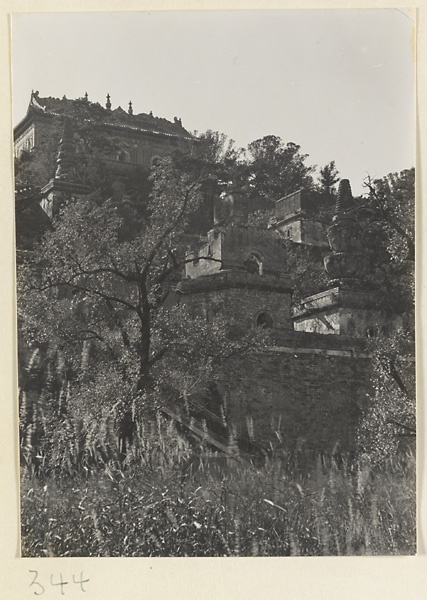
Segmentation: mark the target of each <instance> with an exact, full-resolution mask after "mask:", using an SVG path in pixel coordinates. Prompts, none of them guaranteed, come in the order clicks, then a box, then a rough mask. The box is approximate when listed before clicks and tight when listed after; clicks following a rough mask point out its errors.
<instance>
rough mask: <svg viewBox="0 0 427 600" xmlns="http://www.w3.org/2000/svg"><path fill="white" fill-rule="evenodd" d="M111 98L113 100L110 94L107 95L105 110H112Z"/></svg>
mask: <svg viewBox="0 0 427 600" xmlns="http://www.w3.org/2000/svg"><path fill="white" fill-rule="evenodd" d="M110 98H111V96H110V94H107V103H106V104H105V108H106V109H107V110H111V102H110Z"/></svg>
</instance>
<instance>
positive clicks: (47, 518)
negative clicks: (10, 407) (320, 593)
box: [21, 427, 416, 556]
mask: <svg viewBox="0 0 427 600" xmlns="http://www.w3.org/2000/svg"><path fill="white" fill-rule="evenodd" d="M142 433H144V435H142ZM21 519H22V521H21V523H22V555H23V556H290V555H292V556H296V555H300V556H321V555H325V556H326V555H378V554H412V553H414V552H415V549H416V542H415V539H416V532H415V522H416V505H415V460H414V458H413V457H411V456H409V457H401V458H399V459H396V460H395V461H394V462H392V461H390V462H389V463H388V464H387V465H385V466H383V467H382V468H379V467H378V466H375V467H374V466H371V465H369V464H368V463H366V462H365V463H360V462H357V461H355V460H350V459H348V460H347V459H345V458H343V457H337V456H335V457H325V456H321V455H313V454H310V455H308V454H307V453H303V452H299V453H293V454H290V453H286V452H283V453H281V454H279V453H278V454H276V456H274V457H271V458H269V459H266V460H265V461H264V462H263V464H252V463H251V462H250V461H248V460H245V461H242V460H241V461H238V460H234V459H233V458H224V457H219V456H214V455H207V454H206V452H204V451H203V449H201V448H195V447H194V445H191V444H190V443H189V442H187V441H185V440H184V439H183V438H182V437H180V435H179V434H177V432H175V431H172V429H171V428H169V429H168V430H166V431H165V430H162V429H161V428H160V427H159V428H157V431H154V432H151V434H150V435H147V431H145V432H141V437H140V439H139V441H137V442H136V443H135V444H134V446H133V449H132V452H130V453H129V455H128V456H127V458H126V461H125V462H124V463H120V462H119V461H116V460H113V459H111V458H106V457H105V460H104V462H102V463H101V462H98V464H97V466H96V467H94V468H92V469H90V468H87V467H85V469H80V470H77V469H76V470H75V472H74V473H72V474H70V469H69V468H68V469H67V472H66V474H64V473H59V474H58V473H55V472H52V471H49V474H44V473H43V471H42V470H40V469H39V470H38V472H37V474H35V473H34V472H31V470H30V469H27V468H26V469H23V471H22V488H21Z"/></svg>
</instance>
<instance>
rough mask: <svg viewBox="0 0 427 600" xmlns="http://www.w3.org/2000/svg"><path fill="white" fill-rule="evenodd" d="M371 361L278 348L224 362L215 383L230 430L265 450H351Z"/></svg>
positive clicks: (337, 353)
mask: <svg viewBox="0 0 427 600" xmlns="http://www.w3.org/2000/svg"><path fill="white" fill-rule="evenodd" d="M369 365H370V359H369V358H368V357H367V356H366V355H364V356H363V355H361V356H358V357H354V356H352V355H351V353H350V352H346V351H342V352H340V351H334V352H333V353H331V352H330V351H327V350H317V349H315V348H312V349H304V350H303V349H300V350H298V349H295V348H292V347H288V348H277V349H274V350H271V351H269V352H267V353H264V354H262V355H257V356H250V357H247V358H246V359H245V360H241V359H240V360H233V361H229V362H228V364H227V365H226V366H225V368H224V369H223V370H222V372H221V374H220V375H219V377H218V379H217V388H218V391H219V395H220V396H221V398H222V402H223V404H224V406H223V409H222V410H223V411H224V413H225V414H226V418H227V422H228V425H229V427H230V429H233V428H234V429H235V431H236V432H237V434H238V436H241V437H242V439H251V440H252V441H255V442H256V443H257V444H259V445H261V446H263V447H265V448H268V447H269V445H270V443H272V444H273V445H275V444H280V445H281V446H284V447H286V448H289V449H296V448H308V449H313V450H320V451H323V452H332V451H333V450H338V451H352V450H354V449H355V446H356V444H355V442H356V430H357V423H358V419H359V417H360V408H359V404H360V403H361V402H363V400H364V399H365V397H366V394H367V392H368V391H369V389H370V385H371V384H370V379H369Z"/></svg>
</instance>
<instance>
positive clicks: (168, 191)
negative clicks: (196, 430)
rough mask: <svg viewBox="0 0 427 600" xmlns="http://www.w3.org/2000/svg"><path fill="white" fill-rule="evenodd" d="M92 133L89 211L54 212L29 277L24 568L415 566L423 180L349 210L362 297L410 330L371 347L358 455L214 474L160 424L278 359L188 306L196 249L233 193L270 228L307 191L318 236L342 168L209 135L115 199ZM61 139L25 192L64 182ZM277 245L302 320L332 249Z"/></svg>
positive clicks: (397, 177)
mask: <svg viewBox="0 0 427 600" xmlns="http://www.w3.org/2000/svg"><path fill="white" fill-rule="evenodd" d="M81 110H85V107H84V105H82V108H81ZM88 134H89V132H88V131H87V130H86V129H85V126H82V127H81V128H80V129H79V130H78V131H77V132H76V139H77V140H80V141H81V143H82V144H83V145H84V147H85V152H84V153H83V154H81V155H79V159H78V160H80V163H79V169H80V168H81V173H82V177H81V182H82V183H86V184H88V185H90V186H91V188H92V189H93V190H94V191H93V193H91V194H90V195H88V196H85V197H84V198H81V199H78V200H75V201H73V202H70V203H68V204H65V205H64V206H63V208H62V210H61V211H60V213H59V214H58V215H57V216H56V217H55V218H54V220H53V222H52V223H51V225H50V227H48V228H47V230H46V233H45V235H44V236H43V238H42V239H41V240H39V242H38V243H37V244H36V245H35V246H34V248H32V250H31V252H27V253H26V258H25V259H24V260H23V262H22V264H21V265H20V268H19V278H18V285H19V287H18V294H19V297H18V310H19V318H20V334H21V335H22V340H23V341H22V346H21V353H20V360H21V367H22V368H21V371H20V389H21V392H20V416H21V419H20V427H21V450H22V465H23V475H22V536H23V554H24V555H25V556H46V555H48V556H120V555H123V556H231V555H234V556H279V555H336V554H338V555H339V554H388V553H390V554H399V553H411V552H414V550H415V531H414V528H415V525H414V524H415V498H414V458H413V456H412V455H411V452H410V450H408V444H406V443H402V441H403V442H406V440H407V439H408V438H410V439H412V438H413V437H414V436H415V391H414V387H415V382H414V373H413V369H412V366H413V363H412V362H411V361H410V360H408V356H410V354H411V352H412V347H411V345H412V344H413V335H414V331H413V285H412V284H413V279H414V278H413V262H414V224H413V217H414V170H408V171H404V172H403V173H401V174H392V175H389V176H387V177H385V178H383V179H381V180H376V181H371V180H368V181H367V190H368V193H367V195H366V196H365V197H361V198H359V199H357V204H356V210H357V212H358V215H359V219H360V222H361V223H362V224H363V227H362V231H363V236H364V245H365V246H366V248H367V250H368V251H370V256H371V276H370V277H371V279H370V284H371V285H376V286H377V289H379V290H381V291H382V292H383V293H384V295H387V296H389V297H390V298H392V299H393V303H392V305H391V309H392V311H393V314H394V315H397V317H398V319H399V323H400V325H401V327H400V329H399V330H398V331H397V332H395V333H394V334H393V335H392V336H390V337H389V338H388V339H383V340H372V342H371V348H370V351H371V353H372V355H373V357H374V360H373V369H372V378H373V383H374V390H375V392H374V394H372V396H371V397H369V398H367V399H366V405H365V406H363V407H361V408H362V409H363V415H364V416H363V420H362V423H361V428H360V432H359V440H360V453H359V455H358V456H357V457H356V458H355V457H352V458H351V459H350V458H349V457H332V458H331V457H329V458H325V457H322V456H320V455H319V456H315V457H310V458H309V457H307V456H306V455H304V454H303V453H301V454H299V455H289V454H286V453H284V454H283V455H275V456H270V457H269V458H268V459H266V460H265V462H264V463H263V464H262V465H261V464H251V463H250V462H249V461H246V462H244V461H239V460H237V459H235V458H234V459H228V460H227V461H225V459H224V458H222V459H219V458H218V457H214V456H209V457H208V458H206V455H207V453H208V452H207V448H206V447H205V446H204V445H203V444H202V443H201V442H200V440H197V439H196V438H192V437H191V436H190V434H188V432H187V435H186V436H185V437H184V436H183V431H182V430H180V429H179V428H178V427H177V428H175V427H174V426H172V425H170V424H169V425H168V426H166V425H165V423H164V422H163V419H162V417H161V414H162V409H171V408H172V409H174V407H176V406H179V407H182V408H184V409H185V408H186V407H188V405H189V402H190V399H191V398H192V397H194V396H199V397H203V395H204V394H206V393H208V391H209V386H210V383H211V382H212V380H213V379H214V378H215V374H216V373H217V369H219V368H220V367H221V365H222V364H223V363H224V361H226V360H227V359H228V358H229V357H230V356H235V355H236V354H242V355H243V354H245V353H248V352H257V351H260V350H262V349H263V348H264V347H265V344H266V343H268V338H267V337H266V335H265V332H263V331H261V330H260V329H257V330H255V329H254V330H250V331H247V332H245V333H242V332H238V333H236V330H235V328H233V323H232V322H230V321H227V320H225V319H223V318H220V317H217V318H214V319H213V320H211V321H210V322H209V323H208V322H206V320H202V319H198V318H195V317H194V315H190V314H189V313H188V311H187V308H186V306H185V304H184V303H182V302H177V297H176V296H175V287H176V283H177V281H178V280H179V279H180V278H181V277H182V275H183V266H184V264H185V250H186V248H187V246H188V245H191V243H192V242H194V239H195V236H198V235H199V234H201V233H202V234H203V233H206V231H207V229H208V228H209V227H210V225H211V221H212V212H213V202H214V199H215V198H217V197H218V196H220V194H222V193H223V192H227V191H230V190H235V189H242V188H243V189H244V193H245V194H246V195H247V196H248V197H249V198H258V199H261V202H260V203H259V204H258V208H261V210H259V211H258V212H257V213H256V214H255V215H251V216H250V223H252V224H253V225H255V226H257V227H268V225H269V211H268V210H267V209H268V207H269V206H271V203H272V202H273V201H274V200H277V199H278V198H280V197H282V196H284V195H286V194H289V193H291V192H294V191H296V190H298V189H305V190H312V191H317V196H316V198H317V199H318V206H317V208H316V218H319V219H322V220H323V221H324V223H325V224H328V223H330V222H331V218H332V212H333V206H334V202H335V185H336V183H337V181H338V178H339V174H338V171H337V169H336V166H335V163H334V161H331V162H330V163H328V164H327V165H325V166H324V167H323V168H322V169H321V170H320V176H319V178H318V180H317V181H316V180H315V167H312V166H308V165H307V164H306V161H307V158H308V156H307V155H305V154H301V152H300V147H299V146H298V145H296V144H294V143H287V144H285V143H283V142H282V140H280V138H278V137H276V136H266V137H265V138H263V139H260V140H256V141H254V142H252V143H251V144H249V146H248V148H247V149H246V151H245V150H243V149H236V148H235V147H234V144H233V142H232V141H229V140H228V139H227V138H226V136H224V135H221V134H218V133H215V132H212V131H208V132H206V133H205V134H202V135H200V136H198V139H199V146H198V153H197V155H196V156H185V155H180V154H178V153H177V154H176V155H174V156H171V157H169V158H166V159H162V160H160V161H158V163H157V164H156V165H155V166H154V168H153V170H152V172H151V174H150V173H148V172H147V171H146V170H144V169H142V168H134V169H131V170H129V171H128V174H127V176H126V177H123V176H122V177H121V178H120V182H119V183H118V182H117V180H116V175H115V174H114V173H113V172H111V170H109V169H108V168H107V167H106V165H105V163H103V162H102V160H100V159H99V157H98V150H99V148H100V147H105V144H107V145H110V146H111V148H113V149H114V151H118V150H119V149H120V140H118V139H115V138H114V137H111V136H110V137H109V138H108V139H105V134H99V138H97V137H95V138H93V139H92V138H91V140H90V143H89V138H88ZM59 135H60V132H59V130H58V131H57V132H55V135H53V136H52V140H51V143H49V145H48V146H46V148H45V150H46V152H45V157H44V159H43V158H42V157H41V155H37V154H23V155H22V156H21V159H20V160H19V161H18V164H17V169H16V180H17V183H18V184H19V185H32V186H39V185H41V184H42V183H45V182H46V179H47V178H49V177H51V176H52V175H53V172H54V166H55V152H54V150H55V148H56V145H57V141H58V139H59ZM17 219H18V215H17ZM283 243H284V244H285V245H286V248H287V256H288V269H289V271H290V272H291V274H292V276H293V285H294V289H295V292H294V301H295V302H297V301H298V300H299V299H300V298H302V297H304V296H306V295H309V294H312V293H315V292H318V291H320V290H321V289H325V288H326V287H327V285H328V280H327V276H326V274H325V271H324V268H323V258H324V255H325V253H326V250H325V249H322V248H316V247H302V246H301V245H299V244H294V243H292V242H290V241H285V240H284V242H283ZM201 260H207V261H209V260H213V259H212V257H210V256H206V257H201ZM402 448H404V449H405V452H406V453H402V454H400V455H399V454H398V451H399V450H402Z"/></svg>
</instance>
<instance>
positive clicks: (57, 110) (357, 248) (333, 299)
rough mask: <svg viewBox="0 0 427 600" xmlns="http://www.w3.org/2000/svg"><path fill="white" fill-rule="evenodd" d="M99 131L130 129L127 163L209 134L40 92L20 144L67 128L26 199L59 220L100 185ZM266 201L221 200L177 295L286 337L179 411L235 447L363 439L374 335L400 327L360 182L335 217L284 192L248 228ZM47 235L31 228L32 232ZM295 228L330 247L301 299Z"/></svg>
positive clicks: (108, 153)
mask: <svg viewBox="0 0 427 600" xmlns="http://www.w3.org/2000/svg"><path fill="white" fill-rule="evenodd" d="M76 115H77V117H78V118H76ZM78 119H80V121H79V120H78ZM73 123H74V124H76V123H77V126H75V125H73ZM99 130H104V131H105V130H108V131H109V132H112V133H113V134H114V135H115V136H117V137H118V138H119V139H120V147H121V149H120V151H118V152H117V151H116V150H115V149H114V146H113V147H109V148H102V149H100V150H99V151H100V152H101V154H102V156H103V158H104V159H105V160H106V161H109V162H110V164H111V166H112V168H114V169H117V172H118V173H120V169H121V168H126V165H129V164H140V165H143V166H145V167H147V168H148V167H150V166H151V165H152V163H153V161H154V160H155V158H156V157H160V156H165V155H167V154H168V153H169V152H171V151H172V150H174V149H180V150H182V151H184V152H193V151H194V148H195V145H196V141H195V140H194V138H193V136H191V134H189V133H188V131H186V130H185V129H184V128H183V126H182V124H181V121H180V120H179V119H175V122H174V123H171V122H169V121H166V120H165V119H159V118H155V117H153V116H152V114H151V113H150V114H149V115H147V114H142V115H134V114H133V111H132V106H131V105H130V106H129V110H128V112H127V113H126V112H125V111H123V110H122V109H121V108H120V107H119V108H117V109H115V110H112V107H111V102H110V98H109V97H107V104H106V107H105V108H103V107H101V106H100V105H98V104H92V103H90V102H89V100H88V99H87V97H84V98H82V99H79V100H74V101H72V100H68V99H66V98H63V99H62V100H57V99H53V98H40V97H39V95H38V92H35V93H33V94H32V96H31V101H30V106H29V108H28V112H27V115H26V116H25V118H24V119H23V121H21V122H20V123H19V125H18V126H17V127H16V129H15V153H16V155H17V156H19V155H20V153H22V151H24V150H30V149H36V150H37V151H41V152H43V148H44V146H46V145H47V144H48V143H50V141H51V139H52V136H55V135H56V136H57V137H58V148H59V151H58V153H57V159H56V170H55V174H54V175H53V177H52V178H51V179H50V180H49V181H48V182H46V184H45V186H44V187H43V188H42V189H41V190H40V191H33V192H31V190H30V191H28V190H26V191H25V190H18V193H17V211H18V207H19V206H22V207H24V208H25V207H27V209H28V204H29V203H30V204H31V203H32V204H31V207H32V209H31V210H32V211H33V212H32V213H31V214H32V215H33V216H34V215H35V216H37V218H38V219H40V223H42V222H43V226H44V227H48V226H49V222H50V219H51V218H52V217H53V216H54V215H55V214H56V212H57V210H58V207H59V206H60V204H61V203H62V202H63V201H64V198H73V197H80V196H82V195H83V196H84V195H85V194H87V193H89V191H90V190H89V188H88V187H87V186H85V185H84V184H82V183H81V182H80V181H79V173H78V167H79V163H78V160H77V155H78V152H79V151H80V152H84V151H85V150H86V149H87V148H91V147H92V148H93V147H94V146H96V133H97V131H99ZM58 131H60V135H59V134H58ZM82 148H83V150H82ZM79 149H80V150H79ZM264 206H265V204H264ZM257 208H258V206H257V202H256V201H254V200H253V199H249V198H248V197H246V196H245V193H244V192H242V191H230V193H229V194H228V195H226V196H225V197H224V198H219V199H217V201H216V202H215V206H214V218H213V222H212V227H211V229H210V230H209V231H208V232H207V233H206V235H205V236H202V237H201V238H200V239H199V241H198V242H196V243H193V245H192V248H191V249H190V250H189V252H188V254H187V259H188V260H187V262H186V267H185V273H183V274H182V280H181V281H180V283H179V284H178V285H177V289H176V292H175V294H174V300H173V301H177V302H183V303H185V304H186V305H187V306H188V307H189V308H190V309H191V310H192V311H193V312H194V314H197V315H198V316H201V317H203V318H204V319H206V320H208V321H209V320H210V319H211V318H212V317H213V316H215V315H218V314H220V315H224V317H225V318H227V319H228V320H229V321H230V322H231V323H232V324H233V326H235V328H236V330H238V331H244V330H245V329H248V328H250V327H252V326H258V327H263V328H267V329H269V330H270V331H271V334H272V346H271V347H270V348H268V349H267V350H265V351H264V352H262V353H261V354H258V355H256V356H255V355H250V356H247V357H244V358H241V357H235V358H233V359H230V360H229V361H228V363H227V364H226V365H224V367H223V368H222V369H221V372H220V373H219V374H218V375H217V376H216V379H215V381H213V382H212V386H211V392H212V394H211V396H210V397H209V398H204V399H201V400H200V401H199V402H198V405H197V406H195V404H193V408H192V409H191V411H190V412H188V413H185V412H182V413H178V412H172V411H171V410H170V409H165V412H166V413H167V414H168V415H169V416H170V417H171V418H173V419H175V420H176V421H178V422H180V423H181V424H184V425H185V426H186V427H187V428H189V429H190V430H192V431H193V433H196V434H197V435H201V436H203V437H204V438H205V439H206V440H207V441H208V442H209V443H210V444H211V445H212V446H214V447H216V448H217V449H218V450H221V451H227V447H228V443H229V441H230V439H234V440H235V441H237V442H236V443H237V445H238V446H240V447H241V448H242V449H246V450H249V451H252V450H253V449H254V448H258V449H260V450H261V451H266V450H267V449H268V448H271V447H272V444H273V445H274V443H277V442H280V444H282V445H284V446H286V447H288V448H292V449H295V448H303V447H304V448H310V449H314V450H320V451H322V452H332V451H335V450H339V451H352V450H354V449H355V445H356V430H357V423H358V419H359V417H360V407H361V405H363V403H364V402H365V399H366V395H367V393H368V392H369V391H370V389H371V381H370V368H369V367H370V360H371V359H370V356H369V352H368V347H367V341H368V339H369V338H372V337H376V336H380V335H387V333H388V332H389V331H390V329H391V328H392V327H393V323H394V321H393V319H394V317H393V316H392V315H391V314H390V313H389V312H388V311H387V306H386V303H385V301H384V298H382V297H381V295H380V294H379V293H378V292H376V291H375V290H373V289H372V287H371V286H369V285H368V284H367V283H366V280H365V276H366V273H367V272H368V270H369V260H368V258H367V256H366V254H365V252H364V249H363V248H362V247H361V244H360V225H359V223H358V220H357V216H356V211H354V205H353V198H352V195H351V189H350V184H349V182H348V180H345V179H344V180H341V182H340V186H339V193H338V196H337V203H336V206H335V211H334V213H335V215H334V218H333V222H332V225H331V226H329V227H328V226H327V224H326V223H325V222H323V221H322V220H321V219H320V218H319V217H318V214H317V213H316V210H315V203H314V198H313V196H312V195H311V194H309V193H307V192H305V191H303V190H301V191H298V192H295V193H293V194H290V195H288V196H285V197H283V198H280V199H278V200H277V201H276V202H275V203H272V209H271V212H272V217H273V219H272V226H271V227H270V228H269V229H259V228H256V227H250V226H248V224H247V219H248V215H250V214H251V212H253V211H254V210H257ZM41 209H42V210H41ZM40 210H41V212H40ZM24 212H25V211H24ZM41 213H43V215H44V216H43V215H42V214H41ZM27 214H28V213H27ZM24 221H25V219H24ZM31 222H32V219H31V218H29V219H27V221H25V222H24V223H23V224H21V226H20V227H21V229H19V231H18V234H19V235H18V236H17V239H18V243H20V244H22V247H23V248H24V249H25V248H28V247H29V246H30V244H29V243H28V240H27V238H26V234H25V232H26V231H28V232H29V231H30V224H31ZM26 228H27V229H26ZM36 229H37V228H36ZM36 234H37V232H36V231H32V230H31V232H30V233H29V234H28V237H29V238H30V237H31V238H32V239H36V237H37V235H36ZM288 239H291V240H293V241H294V242H296V243H298V244H302V245H308V246H310V245H312V246H316V247H320V248H324V249H328V248H330V252H329V254H328V256H327V257H326V259H325V268H326V271H327V273H328V276H329V287H328V289H326V290H319V293H317V294H315V295H312V296H309V297H308V298H305V299H303V300H302V301H301V302H300V303H299V304H298V306H293V302H292V275H293V274H292V273H290V272H289V270H288V265H287V255H286V249H285V245H284V243H283V241H284V240H288ZM206 258H208V259H209V260H205V259H206Z"/></svg>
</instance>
